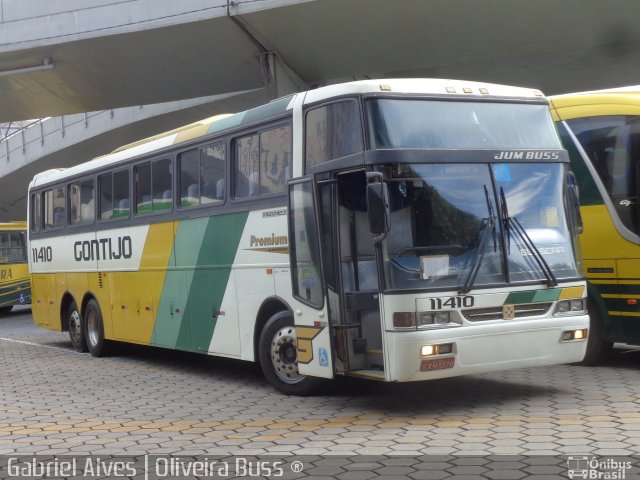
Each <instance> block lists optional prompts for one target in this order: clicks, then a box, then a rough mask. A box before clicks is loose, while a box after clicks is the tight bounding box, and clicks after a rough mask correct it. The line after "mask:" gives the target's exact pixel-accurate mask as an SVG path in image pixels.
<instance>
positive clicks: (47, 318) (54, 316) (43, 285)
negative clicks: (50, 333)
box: [31, 273, 62, 331]
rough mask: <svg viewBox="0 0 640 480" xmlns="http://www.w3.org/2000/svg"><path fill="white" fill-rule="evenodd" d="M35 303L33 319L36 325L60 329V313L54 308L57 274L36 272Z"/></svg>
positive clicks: (33, 284) (33, 283) (34, 277)
mask: <svg viewBox="0 0 640 480" xmlns="http://www.w3.org/2000/svg"><path fill="white" fill-rule="evenodd" d="M32 289H33V304H32V305H31V309H32V313H33V320H34V322H35V324H36V325H39V326H41V327H46V328H48V329H49V330H58V331H60V330H61V328H62V326H61V324H60V315H58V311H59V310H58V311H56V310H55V309H54V308H53V305H54V304H55V303H58V304H59V302H56V279H55V274H51V273H49V274H37V273H36V274H34V275H33V276H32Z"/></svg>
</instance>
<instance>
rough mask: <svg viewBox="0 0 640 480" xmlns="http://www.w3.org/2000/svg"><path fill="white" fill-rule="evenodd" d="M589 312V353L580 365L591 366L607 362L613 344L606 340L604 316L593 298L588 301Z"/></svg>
mask: <svg viewBox="0 0 640 480" xmlns="http://www.w3.org/2000/svg"><path fill="white" fill-rule="evenodd" d="M587 310H588V311H589V338H588V339H587V352H586V353H585V355H584V359H583V360H582V362H580V364H581V365H589V366H591V365H597V364H598V363H601V362H602V361H603V360H605V359H606V357H607V355H608V354H609V352H610V351H611V348H612V347H613V344H611V343H609V342H607V341H606V340H605V338H604V332H603V327H602V316H601V315H600V310H598V305H597V304H596V302H595V301H594V300H593V299H591V297H589V298H588V299H587Z"/></svg>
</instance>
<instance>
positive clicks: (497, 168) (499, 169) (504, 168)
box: [493, 163, 511, 182]
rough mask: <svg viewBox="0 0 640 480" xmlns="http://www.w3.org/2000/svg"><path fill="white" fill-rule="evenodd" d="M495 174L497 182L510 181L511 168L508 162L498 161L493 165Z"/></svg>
mask: <svg viewBox="0 0 640 480" xmlns="http://www.w3.org/2000/svg"><path fill="white" fill-rule="evenodd" d="M493 174H494V175H495V177H496V182H510V181H511V170H509V165H507V164H506V163H497V164H495V165H493Z"/></svg>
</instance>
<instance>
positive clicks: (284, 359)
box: [258, 311, 322, 396]
mask: <svg viewBox="0 0 640 480" xmlns="http://www.w3.org/2000/svg"><path fill="white" fill-rule="evenodd" d="M296 346H297V341H296V331H295V328H294V326H293V317H292V315H291V312H288V311H284V312H278V313H276V314H275V315H273V316H272V317H271V318H270V319H269V320H268V321H267V323H266V324H265V326H264V328H263V329H262V332H260V340H259V342H258V359H259V361H260V367H261V368H262V373H263V374H264V376H265V378H266V379H267V381H268V382H269V383H270V384H271V385H272V386H273V387H274V388H275V389H276V390H278V391H280V392H281V393H284V394H285V395H301V396H304V395H310V394H312V393H314V392H315V391H317V390H318V389H319V387H320V386H321V384H322V380H321V379H320V378H316V377H309V376H306V375H301V374H300V373H298V361H297V350H296Z"/></svg>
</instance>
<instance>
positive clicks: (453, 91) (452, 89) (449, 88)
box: [447, 87, 456, 93]
mask: <svg viewBox="0 0 640 480" xmlns="http://www.w3.org/2000/svg"><path fill="white" fill-rule="evenodd" d="M447 93H456V89H455V88H453V87H447Z"/></svg>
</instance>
